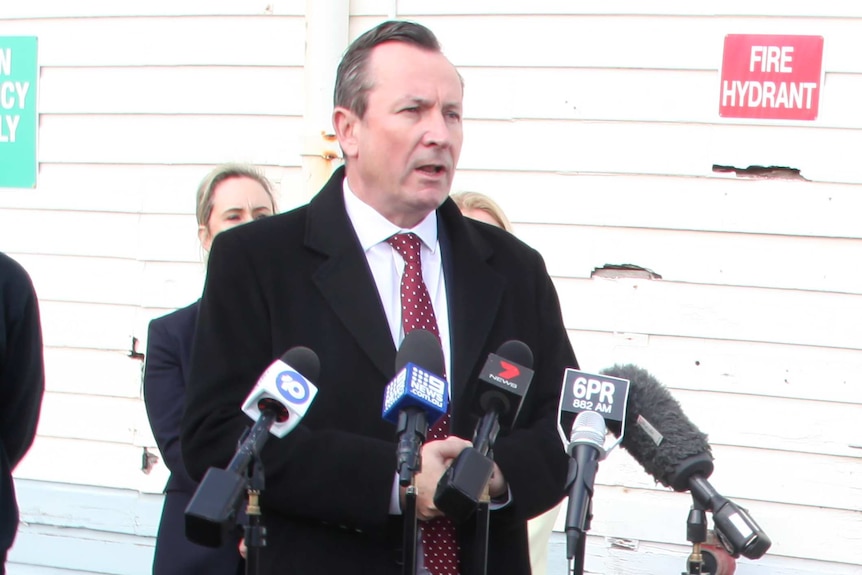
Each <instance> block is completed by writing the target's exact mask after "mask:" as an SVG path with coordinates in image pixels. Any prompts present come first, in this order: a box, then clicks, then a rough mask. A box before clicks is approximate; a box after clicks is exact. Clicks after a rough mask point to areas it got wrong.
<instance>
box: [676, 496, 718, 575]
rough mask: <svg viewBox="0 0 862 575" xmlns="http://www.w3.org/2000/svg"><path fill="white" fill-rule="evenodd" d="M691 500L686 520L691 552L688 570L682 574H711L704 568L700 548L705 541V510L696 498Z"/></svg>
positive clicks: (687, 537)
mask: <svg viewBox="0 0 862 575" xmlns="http://www.w3.org/2000/svg"><path fill="white" fill-rule="evenodd" d="M692 500H693V502H692V506H691V511H689V512H688V519H687V521H686V539H688V541H690V542H691V554H690V555H689V556H688V563H687V565H688V571H684V572H683V573H682V575H711V574H710V573H709V572H708V571H707V570H705V562H704V560H703V552H702V550H701V545H702V544H703V543H704V542H705V541H706V533H707V524H706V510H705V509H704V508H703V506H702V505H701V504H700V503H699V502H698V501H697V499H696V498H694V497H693V498H692Z"/></svg>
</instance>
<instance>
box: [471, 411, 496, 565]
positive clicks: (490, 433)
mask: <svg viewBox="0 0 862 575" xmlns="http://www.w3.org/2000/svg"><path fill="white" fill-rule="evenodd" d="M498 413H499V412H498V409H497V408H496V406H494V407H492V408H491V409H490V410H489V413H487V414H486V415H485V416H483V417H482V418H481V419H480V420H479V423H478V424H477V426H476V430H475V432H474V433H473V442H474V446H473V447H474V448H475V449H476V450H477V451H479V452H480V453H482V454H483V455H485V457H487V458H488V460H489V461H491V462H493V461H494V451H493V450H494V442H495V441H497V434H498V433H500V421H499V415H498ZM491 465H492V466H493V463H492V464H491ZM490 525H491V479H490V478H489V479H488V481H486V482H485V488H484V490H483V491H482V496H481V497H480V498H479V504H478V506H477V507H476V554H475V558H476V573H477V574H478V575H485V574H486V573H487V572H488V530H489V527H490Z"/></svg>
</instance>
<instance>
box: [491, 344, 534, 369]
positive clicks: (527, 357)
mask: <svg viewBox="0 0 862 575" xmlns="http://www.w3.org/2000/svg"><path fill="white" fill-rule="evenodd" d="M497 355H499V356H500V357H503V358H505V359H508V360H509V361H513V362H515V363H517V364H520V365H522V366H524V367H527V368H532V367H533V351H532V350H531V349H530V346H528V345H527V344H526V343H524V342H523V341H518V340H517V339H510V340H509V341H507V342H504V343H503V344H502V345H500V347H499V348H498V349H497Z"/></svg>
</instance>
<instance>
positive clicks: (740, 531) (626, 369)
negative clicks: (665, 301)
mask: <svg viewBox="0 0 862 575" xmlns="http://www.w3.org/2000/svg"><path fill="white" fill-rule="evenodd" d="M602 373H604V374H606V375H610V376H613V377H618V378H621V379H627V380H628V381H629V382H630V384H631V387H630V390H629V398H628V406H627V413H626V432H625V436H624V437H623V439H622V446H623V448H624V449H625V450H626V451H628V452H629V453H631V455H632V456H633V457H634V458H635V460H637V462H638V463H640V464H641V466H642V467H643V468H644V469H645V470H646V472H647V473H649V474H650V475H652V476H653V477H654V478H655V479H656V480H657V481H658V482H660V483H661V484H662V485H664V486H666V487H671V488H672V489H673V490H674V491H679V492H684V491H691V494H692V496H693V497H694V499H695V500H696V501H697V502H698V503H699V504H700V505H702V506H703V507H704V508H705V509H706V510H708V511H712V516H713V522H714V523H715V527H714V531H715V532H716V534H717V535H718V536H719V538H720V539H721V542H722V544H723V546H724V547H725V548H726V549H727V551H728V553H730V554H731V555H732V556H733V557H739V555H740V554H742V555H744V556H745V557H747V558H748V559H759V558H760V557H762V556H763V555H764V554H765V553H766V551H767V550H768V549H769V547H770V546H771V545H772V541H771V540H770V539H769V537H768V536H767V535H766V533H764V531H763V530H762V529H761V528H760V526H758V525H757V523H756V522H755V521H754V519H753V518H752V517H751V516H750V515H749V513H748V511H747V510H746V509H744V508H742V507H740V506H738V505H736V504H735V503H733V502H732V501H730V500H729V499H727V498H725V497H722V496H721V495H720V494H719V493H718V492H717V491H716V490H715V489H714V488H713V487H712V485H710V484H709V482H708V481H707V480H706V478H707V477H709V476H710V474H712V471H713V469H714V466H713V463H712V450H711V449H710V446H709V443H707V440H706V434H705V433H702V432H701V431H700V430H699V429H698V428H697V427H696V426H695V425H694V424H693V423H692V422H691V421H690V420H689V419H688V417H686V416H685V414H684V413H683V412H682V408H681V407H680V405H679V403H678V402H677V401H676V399H674V398H673V396H671V394H670V392H668V390H667V389H666V388H665V387H664V386H662V385H661V384H660V383H659V382H658V381H657V380H656V379H655V378H654V377H653V376H652V375H650V374H649V373H648V372H647V371H646V370H644V369H642V368H640V367H637V366H635V365H631V364H627V365H615V366H613V367H611V368H609V369H606V370H603V371H602ZM610 430H611V431H612V432H613V433H614V434H615V435H619V428H616V427H615V426H610Z"/></svg>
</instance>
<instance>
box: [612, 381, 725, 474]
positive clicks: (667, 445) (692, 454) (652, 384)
mask: <svg viewBox="0 0 862 575" xmlns="http://www.w3.org/2000/svg"><path fill="white" fill-rule="evenodd" d="M601 373H602V374H604V375H610V376H612V377H618V378H621V379H627V380H628V381H629V383H630V387H629V397H628V405H627V409H626V429H625V434H624V435H623V439H622V443H621V445H622V446H623V448H624V449H625V450H626V451H628V452H629V453H631V455H632V457H634V458H635V460H637V462H638V463H640V464H641V466H642V467H643V468H644V469H645V470H646V472H647V473H649V474H650V475H652V476H653V477H654V478H655V479H656V480H657V481H659V482H660V483H661V484H662V485H665V486H666V487H672V488H673V489H674V490H676V491H687V490H688V479H689V477H691V476H692V475H693V474H695V473H699V474H701V475H703V476H704V477H708V476H709V474H710V473H712V468H713V466H712V452H711V449H710V447H709V443H708V442H707V439H706V438H707V436H706V434H705V433H702V432H701V431H700V430H699V429H698V428H697V427H696V426H695V425H694V424H693V423H692V422H691V420H689V418H688V417H686V415H685V414H684V413H683V411H682V408H681V407H680V405H679V402H677V400H676V399H674V398H673V396H672V395H671V394H670V392H669V391H668V390H667V389H666V388H665V387H664V386H662V385H661V384H660V383H659V382H658V381H657V380H656V379H655V377H653V376H652V375H651V374H650V373H649V372H647V371H646V370H645V369H643V368H640V367H637V366H635V365H632V364H626V365H614V366H613V367H611V368H608V369H605V370H602V372H601ZM609 427H610V429H611V432H613V433H614V435H616V436H619V434H620V429H619V426H616V425H615V426H609Z"/></svg>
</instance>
